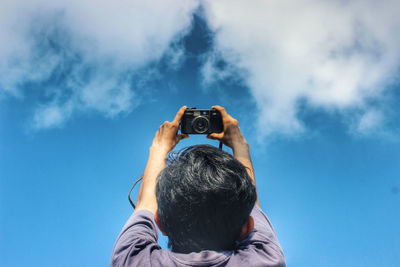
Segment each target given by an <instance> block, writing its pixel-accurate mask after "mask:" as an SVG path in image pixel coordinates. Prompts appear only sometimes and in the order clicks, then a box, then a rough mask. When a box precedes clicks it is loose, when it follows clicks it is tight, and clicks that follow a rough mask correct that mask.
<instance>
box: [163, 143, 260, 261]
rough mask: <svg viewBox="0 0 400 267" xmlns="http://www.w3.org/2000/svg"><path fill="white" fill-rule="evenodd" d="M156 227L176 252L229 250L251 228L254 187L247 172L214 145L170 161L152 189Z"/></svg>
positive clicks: (188, 150)
mask: <svg viewBox="0 0 400 267" xmlns="http://www.w3.org/2000/svg"><path fill="white" fill-rule="evenodd" d="M156 196H157V204H158V212H157V213H158V214H157V216H156V221H157V224H159V226H160V228H161V230H162V231H163V232H164V233H165V234H166V235H167V236H168V238H169V246H170V247H171V248H172V250H173V251H175V252H181V253H188V252H193V251H201V250H227V249H233V247H234V244H235V241H237V240H239V239H240V238H241V237H243V236H242V235H243V233H246V232H248V231H249V230H251V228H252V219H251V218H250V220H249V215H250V212H251V210H252V208H253V206H254V203H255V200H256V189H255V186H254V185H253V183H252V180H251V178H250V177H249V175H248V174H247V171H246V168H245V167H244V166H243V165H242V164H241V163H240V162H239V161H237V160H236V159H234V158H233V157H232V155H230V154H228V153H226V152H223V151H221V150H219V149H217V148H215V147H213V146H209V145H196V146H191V147H188V148H185V149H183V150H182V151H180V152H179V153H177V154H175V156H174V157H170V158H169V163H168V165H167V167H166V168H165V169H164V170H163V171H162V172H161V173H160V174H159V176H158V180H157V188H156Z"/></svg>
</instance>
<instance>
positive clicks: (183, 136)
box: [176, 134, 189, 142]
mask: <svg viewBox="0 0 400 267" xmlns="http://www.w3.org/2000/svg"><path fill="white" fill-rule="evenodd" d="M186 138H189V135H187V134H178V135H177V136H176V141H177V142H179V141H181V140H182V139H186Z"/></svg>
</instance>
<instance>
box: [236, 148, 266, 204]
mask: <svg viewBox="0 0 400 267" xmlns="http://www.w3.org/2000/svg"><path fill="white" fill-rule="evenodd" d="M232 151H233V157H234V158H235V159H237V160H238V161H239V162H240V163H242V164H243V165H244V166H245V167H246V169H247V173H248V174H249V176H250V178H251V179H252V181H253V184H254V186H256V177H255V175H254V168H253V163H252V162H251V157H250V146H249V144H248V143H247V142H246V141H244V142H240V143H239V144H236V145H234V146H233V147H232ZM256 204H257V205H260V204H259V202H258V198H257V200H256Z"/></svg>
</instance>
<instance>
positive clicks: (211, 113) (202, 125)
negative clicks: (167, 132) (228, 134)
mask: <svg viewBox="0 0 400 267" xmlns="http://www.w3.org/2000/svg"><path fill="white" fill-rule="evenodd" d="M223 130H224V124H223V122H222V116H221V113H220V112H219V111H218V110H216V109H196V108H187V109H186V110H185V113H184V114H183V116H182V120H181V132H182V133H183V134H210V133H220V132H222V131H223Z"/></svg>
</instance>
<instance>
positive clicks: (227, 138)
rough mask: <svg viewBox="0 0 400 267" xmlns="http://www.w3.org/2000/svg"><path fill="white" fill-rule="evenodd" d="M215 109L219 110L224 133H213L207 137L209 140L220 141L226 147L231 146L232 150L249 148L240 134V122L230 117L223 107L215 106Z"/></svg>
mask: <svg viewBox="0 0 400 267" xmlns="http://www.w3.org/2000/svg"><path fill="white" fill-rule="evenodd" d="M212 108H213V109H216V110H218V111H219V112H220V113H221V116H222V122H223V124H224V131H223V132H222V133H212V134H209V135H207V138H209V139H214V140H219V141H221V142H222V143H223V144H224V145H226V146H229V147H230V148H232V150H235V149H239V148H240V147H243V146H248V144H247V141H246V139H245V138H244V136H243V135H242V133H241V132H240V128H239V122H238V121H237V120H236V119H234V118H232V116H230V115H229V114H228V113H227V112H226V110H225V108H223V107H221V106H213V107H212Z"/></svg>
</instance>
